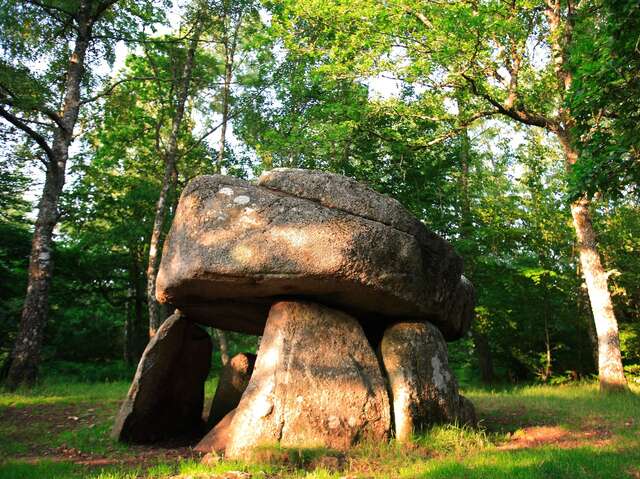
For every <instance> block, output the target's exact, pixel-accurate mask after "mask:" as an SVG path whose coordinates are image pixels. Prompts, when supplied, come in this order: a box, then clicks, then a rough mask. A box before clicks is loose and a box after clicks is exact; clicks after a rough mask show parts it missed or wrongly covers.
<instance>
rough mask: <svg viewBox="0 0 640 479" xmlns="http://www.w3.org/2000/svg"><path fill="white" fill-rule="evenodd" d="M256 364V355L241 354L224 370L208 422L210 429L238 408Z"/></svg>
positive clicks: (233, 358)
mask: <svg viewBox="0 0 640 479" xmlns="http://www.w3.org/2000/svg"><path fill="white" fill-rule="evenodd" d="M255 362H256V355H255V354H251V353H239V354H236V355H235V356H234V357H232V358H231V359H230V360H229V362H228V363H227V364H226V365H225V366H224V367H223V368H222V371H221V372H220V379H219V380H218V387H217V388H216V392H215V394H214V396H213V401H212V402H211V410H210V412H209V418H208V420H207V425H208V426H209V427H213V426H215V425H216V424H218V423H219V422H220V421H221V420H222V418H223V417H225V416H226V415H227V414H228V413H229V412H231V411H232V410H233V409H235V408H236V407H237V406H238V404H239V403H240V398H241V397H242V394H243V393H244V390H245V389H247V385H248V384H249V379H250V378H251V373H253V366H254V365H255Z"/></svg>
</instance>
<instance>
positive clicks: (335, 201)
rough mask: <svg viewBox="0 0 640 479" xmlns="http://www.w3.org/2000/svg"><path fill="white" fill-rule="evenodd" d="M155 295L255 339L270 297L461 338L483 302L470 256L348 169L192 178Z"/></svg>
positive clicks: (191, 315) (167, 244) (202, 319)
mask: <svg viewBox="0 0 640 479" xmlns="http://www.w3.org/2000/svg"><path fill="white" fill-rule="evenodd" d="M156 292H157V297H158V299H159V300H160V301H161V302H165V303H171V304H173V305H175V306H176V307H179V308H180V309H181V310H183V311H184V312H185V313H186V314H187V315H188V316H189V318H191V319H194V320H196V321H199V322H202V323H204V324H209V325H212V326H215V327H218V328H221V329H228V330H233V331H239V332H244V333H249V334H257V335H260V334H262V331H263V329H264V322H265V319H266V314H267V311H268V309H269V307H270V306H271V304H273V302H275V301H277V300H278V299H283V298H288V297H292V296H296V297H301V296H302V297H305V298H307V299H310V300H316V301H318V302H322V303H323V304H329V305H331V306H334V307H338V308H340V309H343V310H345V311H347V312H349V314H352V315H355V316H357V317H358V319H360V320H361V322H362V323H363V325H364V327H365V328H366V327H367V325H366V322H367V321H369V322H372V323H373V322H376V323H380V322H383V321H385V320H386V319H388V318H398V317H415V318H421V319H429V320H430V321H431V322H433V323H434V324H436V325H437V326H438V327H439V328H440V329H441V331H442V332H443V334H444V335H445V337H446V338H447V339H449V340H453V339H456V338H458V337H460V336H461V335H462V334H464V332H466V330H467V329H468V327H469V324H470V322H471V319H472V317H473V302H474V294H473V287H472V285H471V283H469V282H468V281H467V280H466V279H464V277H463V276H462V260H461V258H460V257H459V256H458V255H457V254H456V253H455V252H454V251H453V249H452V248H451V246H450V245H449V244H448V243H447V242H446V241H445V240H443V239H442V238H440V237H439V236H437V235H435V234H433V233H432V232H430V231H429V230H428V229H427V228H426V227H425V226H424V225H423V224H422V223H421V222H420V221H418V220H417V219H416V218H415V217H413V216H412V215H411V214H410V213H409V212H408V211H407V210H406V209H405V208H404V207H403V206H402V205H401V204H400V203H398V202H397V201H396V200H394V199H392V198H389V197H387V196H384V195H381V194H379V193H376V192H374V191H372V190H371V189H369V188H367V187H366V186H364V185H361V184H359V183H356V182H354V181H353V180H350V179H348V178H346V177H343V176H340V175H334V174H328V173H321V172H315V171H309V170H292V169H284V170H273V171H271V172H269V173H267V174H265V175H263V176H262V177H261V178H260V180H259V181H258V184H257V185H254V184H252V183H249V182H247V181H244V180H240V179H237V178H232V177H228V176H222V175H213V176H202V177H198V178H195V179H194V180H192V181H191V182H190V183H189V184H188V185H187V187H186V188H185V190H184V191H183V193H182V196H181V198H180V202H179V205H178V209H177V211H176V215H175V219H174V221H173V224H172V227H171V231H170V232H169V235H168V237H167V240H166V242H165V247H164V252H163V257H162V262H161V266H160V270H159V274H158V280H157V284H156ZM380 318H382V319H380Z"/></svg>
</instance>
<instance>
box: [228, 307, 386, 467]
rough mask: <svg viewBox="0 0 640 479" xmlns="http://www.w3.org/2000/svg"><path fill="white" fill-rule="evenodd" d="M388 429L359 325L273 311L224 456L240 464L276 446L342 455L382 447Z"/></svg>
mask: <svg viewBox="0 0 640 479" xmlns="http://www.w3.org/2000/svg"><path fill="white" fill-rule="evenodd" d="M390 427H391V419H390V406H389V399H388V395H387V391H386V387H385V383H384V380H383V377H382V373H381V370H380V367H379V364H378V361H377V358H376V355H375V353H374V351H373V349H372V348H371V346H370V345H369V343H368V342H367V339H366V337H365V335H364V332H363V330H362V328H361V326H360V324H359V323H358V322H357V321H356V320H355V319H354V318H352V317H350V316H349V315H347V314H345V313H343V312H341V311H337V310H334V309H331V308H328V307H325V306H321V305H319V304H315V303H310V302H295V301H282V302H278V303H276V304H275V305H274V306H273V307H272V308H271V311H270V313H269V317H268V319H267V322H266V327H265V330H264V336H263V338H262V341H261V343H260V348H259V351H258V356H257V360H256V364H255V369H254V372H253V375H252V376H251V380H250V381H249V385H248V387H247V389H246V391H245V393H244V395H243V396H242V399H241V401H240V404H239V405H238V408H237V409H236V411H235V414H234V416H233V420H232V422H231V427H230V432H229V436H228V442H227V444H226V456H227V457H229V458H246V457H250V456H251V454H252V453H253V452H254V451H255V450H256V448H260V447H263V446H275V445H276V444H278V443H279V444H280V446H281V447H296V448H307V447H327V448H332V449H347V448H349V447H350V446H351V445H353V444H355V443H356V442H357V441H359V440H372V441H384V440H387V439H388V437H389V432H390Z"/></svg>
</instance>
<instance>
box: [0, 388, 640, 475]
mask: <svg viewBox="0 0 640 479" xmlns="http://www.w3.org/2000/svg"><path fill="white" fill-rule="evenodd" d="M127 387H128V384H126V383H124V382H114V383H105V384H88V383H68V382H66V383H65V382H59V383H55V382H49V383H46V384H43V385H40V386H38V387H36V388H34V389H32V390H28V391H27V390H23V391H18V392H16V393H0V479H6V478H12V479H13V478H44V479H47V478H56V479H57V478H61V479H64V478H94V479H98V478H100V479H124V478H159V479H160V478H169V477H173V478H176V477H178V478H184V479H186V478H192V479H205V478H233V479H248V478H252V479H253V478H265V479H266V478H269V479H271V478H282V479H285V478H286V479H294V478H295V479H298V478H307V479H330V478H332V479H337V478H345V477H347V478H352V477H353V478H356V477H358V478H365V477H366V478H393V479H395V478H445V477H446V478H471V479H472V478H491V479H493V478H510V479H511V478H515V479H519V478H522V479H538V478H556V477H571V478H624V477H627V478H636V479H637V478H640V388H638V387H634V391H633V393H631V394H627V395H601V394H600V393H598V391H597V386H596V385H595V384H588V383H585V384H574V385H565V386H527V387H517V388H506V389H501V390H487V389H472V390H467V391H466V392H465V393H466V395H467V396H468V397H469V398H470V399H471V400H472V401H473V402H474V403H475V405H476V408H477V410H478V415H479V417H480V419H481V428H480V429H479V430H473V429H469V428H464V427H456V426H442V427H436V428H433V429H431V430H430V431H428V432H425V433H424V434H421V435H419V436H417V437H416V438H415V440H414V442H413V444H412V445H411V446H400V445H397V444H395V443H388V444H362V445H359V446H358V447H356V448H354V449H353V450H351V451H349V453H348V454H344V453H338V452H335V451H334V452H332V451H327V450H320V449H318V450H291V449H278V448H275V449H274V450H273V451H269V452H268V453H265V454H262V455H260V456H259V457H260V458H261V461H262V464H245V463H238V462H229V461H219V462H217V463H213V464H210V465H204V464H201V463H200V461H199V457H197V456H196V455H194V454H193V453H192V451H191V450H190V449H188V448H182V449H160V448H151V447H143V446H127V445H122V444H118V443H115V442H114V441H112V440H111V439H110V438H109V434H108V433H109V429H110V427H111V423H112V421H113V417H114V415H115V413H116V411H117V408H118V405H119V403H120V401H121V399H122V398H123V397H124V395H125V394H126V391H127ZM214 390H215V380H214V381H210V382H208V383H207V397H209V398H211V397H212V395H213V392H214Z"/></svg>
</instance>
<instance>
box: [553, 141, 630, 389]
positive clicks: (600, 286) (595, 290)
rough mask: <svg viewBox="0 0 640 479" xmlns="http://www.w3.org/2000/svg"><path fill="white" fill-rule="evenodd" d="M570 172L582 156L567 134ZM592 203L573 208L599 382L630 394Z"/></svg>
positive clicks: (579, 202) (565, 144)
mask: <svg viewBox="0 0 640 479" xmlns="http://www.w3.org/2000/svg"><path fill="white" fill-rule="evenodd" d="M558 138H559V140H560V144H561V145H562V147H563V149H564V152H565V158H566V166H567V169H570V168H571V167H572V166H573V165H574V164H575V163H576V162H577V161H578V152H577V151H576V150H575V149H574V148H573V146H572V145H571V141H570V138H569V136H568V134H567V133H560V134H558ZM589 206H590V201H589V200H588V199H587V198H586V197H583V198H580V199H578V200H577V201H574V202H573V203H572V204H571V216H572V218H573V227H574V229H575V232H576V238H577V240H578V254H579V258H580V266H581V268H582V277H583V278H584V281H585V284H586V285H587V292H588V294H589V302H590V304H591V312H592V313H593V322H594V324H595V329H596V335H597V338H598V378H599V381H600V390H602V391H607V392H608V391H626V390H627V389H628V386H627V380H626V378H625V376H624V368H623V366H622V355H621V353H620V335H619V332H618V321H617V320H616V316H615V313H614V310H613V302H612V301H611V293H610V291H609V286H608V275H607V273H606V271H605V270H604V267H603V265H602V260H601V258H600V253H599V252H598V247H597V240H596V233H595V230H594V228H593V222H592V221H591V212H590V211H589Z"/></svg>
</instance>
